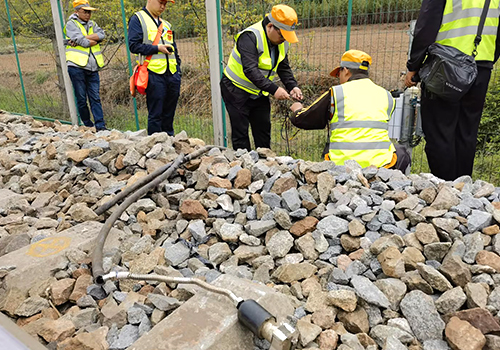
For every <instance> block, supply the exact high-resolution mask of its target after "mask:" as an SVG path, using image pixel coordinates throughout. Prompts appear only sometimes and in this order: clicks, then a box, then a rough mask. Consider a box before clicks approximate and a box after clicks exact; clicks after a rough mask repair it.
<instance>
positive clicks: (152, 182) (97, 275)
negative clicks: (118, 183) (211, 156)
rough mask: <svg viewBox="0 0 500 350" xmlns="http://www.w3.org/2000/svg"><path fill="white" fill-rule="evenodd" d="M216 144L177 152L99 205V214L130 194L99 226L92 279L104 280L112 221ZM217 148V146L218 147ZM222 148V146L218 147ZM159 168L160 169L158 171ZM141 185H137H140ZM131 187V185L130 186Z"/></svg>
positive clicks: (97, 281) (99, 281)
mask: <svg viewBox="0 0 500 350" xmlns="http://www.w3.org/2000/svg"><path fill="white" fill-rule="evenodd" d="M215 147H217V146H206V147H203V148H200V149H199V150H197V151H195V152H192V153H190V154H188V155H186V156H185V155H184V154H183V153H181V154H179V156H178V157H177V158H176V159H175V160H174V161H173V162H172V163H169V164H166V165H165V166H163V167H161V168H160V169H158V170H157V171H154V172H153V173H151V174H150V175H148V176H147V177H146V179H142V180H140V181H138V182H139V185H137V186H133V189H132V190H127V191H124V192H125V194H124V195H118V196H116V197H119V198H118V199H117V200H116V201H115V199H114V198H113V199H112V200H110V201H109V202H107V203H105V204H103V205H102V206H101V207H99V208H98V209H97V210H98V211H99V214H102V213H103V212H105V211H106V210H107V209H109V208H110V207H112V206H113V205H114V204H116V202H118V201H119V200H120V199H122V198H124V197H125V196H126V195H128V194H130V196H129V197H128V198H127V199H125V201H124V202H123V203H122V204H120V206H119V207H118V208H116V209H115V210H114V211H113V213H112V214H111V215H110V217H109V218H108V219H107V220H106V222H105V223H104V225H103V226H102V228H101V231H100V232H99V235H98V236H97V240H96V247H95V249H94V253H93V255H92V275H93V277H94V280H95V282H96V283H97V284H103V283H104V282H103V281H102V276H103V275H104V269H103V249H104V244H105V243H106V239H107V237H108V234H109V231H111V228H112V227H113V225H114V223H115V221H116V220H118V218H119V217H120V216H121V215H122V214H123V212H125V210H127V208H128V207H129V206H130V205H131V204H132V203H134V202H136V201H137V200H138V199H140V198H142V197H143V196H145V195H146V194H147V193H148V192H149V191H150V190H152V189H153V188H155V187H156V186H158V185H159V184H160V183H162V182H163V181H165V180H166V179H168V178H169V177H170V176H172V174H173V173H174V172H175V171H176V170H177V169H178V168H179V167H180V166H181V165H182V164H184V163H186V162H189V161H190V160H192V159H194V158H196V157H199V156H201V155H202V154H204V153H206V152H208V151H210V150H211V149H212V148H215ZM218 148H219V147H218ZM220 148H222V147H220ZM160 170H161V171H160ZM153 175H154V176H153ZM141 185H142V187H139V186H141ZM131 187H132V186H131Z"/></svg>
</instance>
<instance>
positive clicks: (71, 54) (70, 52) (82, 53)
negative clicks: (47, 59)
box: [64, 19, 104, 68]
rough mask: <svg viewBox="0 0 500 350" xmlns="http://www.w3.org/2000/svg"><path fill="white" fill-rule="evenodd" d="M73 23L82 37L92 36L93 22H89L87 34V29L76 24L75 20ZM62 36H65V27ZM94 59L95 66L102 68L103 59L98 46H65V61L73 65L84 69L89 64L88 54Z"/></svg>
mask: <svg viewBox="0 0 500 350" xmlns="http://www.w3.org/2000/svg"><path fill="white" fill-rule="evenodd" d="M72 21H73V22H75V24H76V25H77V26H78V28H79V29H80V30H81V32H82V34H83V36H87V35H92V34H94V24H95V22H94V21H89V22H88V24H89V31H88V33H87V29H85V27H84V26H83V25H82V24H81V23H80V22H78V21H77V20H75V19H73V20H72ZM64 35H66V27H64ZM91 52H92V54H93V55H94V57H95V60H96V62H97V66H99V68H102V67H103V66H104V58H103V56H102V53H101V47H100V46H99V44H97V45H94V46H92V47H83V46H75V47H73V46H71V45H67V46H66V61H71V62H73V63H74V64H77V65H79V66H80V67H85V66H86V65H87V63H89V56H90V53H91Z"/></svg>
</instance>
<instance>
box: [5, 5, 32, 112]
mask: <svg viewBox="0 0 500 350" xmlns="http://www.w3.org/2000/svg"><path fill="white" fill-rule="evenodd" d="M5 8H6V9H7V18H8V19H9V27H10V36H11V37H12V45H13V46H14V53H15V54H16V62H17V70H18V71H19V80H20V82H21V89H22V90H23V98H24V107H25V108H26V114H30V109H29V107H28V100H27V99H26V90H25V89H24V81H23V73H22V71H21V63H20V62H19V54H18V53H17V45H16V36H15V35H14V28H13V27H12V19H11V18H10V11H9V2H8V1H7V0H5Z"/></svg>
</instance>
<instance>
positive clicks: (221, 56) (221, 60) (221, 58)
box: [216, 0, 227, 147]
mask: <svg viewBox="0 0 500 350" xmlns="http://www.w3.org/2000/svg"><path fill="white" fill-rule="evenodd" d="M216 3H217V30H218V32H219V35H218V38H219V64H220V77H221V78H222V74H224V73H223V72H224V52H223V48H224V46H223V44H222V20H221V10H220V1H219V0H217V1H216ZM221 103H222V132H223V134H224V147H227V126H226V106H225V104H224V100H222V99H221Z"/></svg>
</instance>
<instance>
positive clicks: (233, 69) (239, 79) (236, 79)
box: [224, 22, 290, 96]
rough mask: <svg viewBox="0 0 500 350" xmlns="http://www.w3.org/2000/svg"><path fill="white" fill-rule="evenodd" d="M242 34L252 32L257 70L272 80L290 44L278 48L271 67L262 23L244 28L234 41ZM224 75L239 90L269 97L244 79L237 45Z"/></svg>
mask: <svg viewBox="0 0 500 350" xmlns="http://www.w3.org/2000/svg"><path fill="white" fill-rule="evenodd" d="M244 32H252V33H253V34H254V35H255V38H256V39H257V43H256V46H257V51H258V53H259V62H258V68H259V71H260V72H261V73H262V75H263V76H264V77H266V79H269V80H271V81H272V80H273V79H274V77H275V76H276V74H277V73H276V71H277V69H278V65H279V64H280V62H281V61H283V60H284V59H285V57H286V54H287V53H288V49H289V47H290V44H289V43H288V42H286V41H285V42H284V43H283V44H280V45H279V46H278V52H279V56H278V57H277V59H276V62H275V64H274V66H273V64H272V58H271V52H270V50H269V46H268V42H267V36H266V32H265V29H264V27H263V26H262V22H258V23H255V24H253V25H252V26H250V27H248V28H246V29H245V30H243V31H241V32H239V33H238V34H237V35H236V41H238V38H239V37H240V35H241V34H242V33H244ZM224 74H225V75H226V76H227V77H228V78H229V79H230V80H231V81H232V82H233V83H234V84H235V85H236V86H238V87H239V88H241V89H242V90H245V91H247V92H249V93H251V94H253V95H260V94H262V95H264V96H267V95H269V93H268V92H266V91H262V90H260V89H259V88H258V87H257V86H255V85H254V84H253V83H252V82H251V81H250V79H248V78H247V77H246V75H245V74H244V72H243V64H242V62H241V55H240V53H239V52H238V48H237V45H236V44H235V45H234V48H233V51H232V52H231V55H230V56H229V62H228V64H227V66H226V69H225V70H224Z"/></svg>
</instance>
